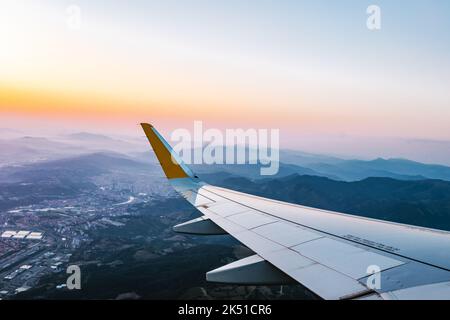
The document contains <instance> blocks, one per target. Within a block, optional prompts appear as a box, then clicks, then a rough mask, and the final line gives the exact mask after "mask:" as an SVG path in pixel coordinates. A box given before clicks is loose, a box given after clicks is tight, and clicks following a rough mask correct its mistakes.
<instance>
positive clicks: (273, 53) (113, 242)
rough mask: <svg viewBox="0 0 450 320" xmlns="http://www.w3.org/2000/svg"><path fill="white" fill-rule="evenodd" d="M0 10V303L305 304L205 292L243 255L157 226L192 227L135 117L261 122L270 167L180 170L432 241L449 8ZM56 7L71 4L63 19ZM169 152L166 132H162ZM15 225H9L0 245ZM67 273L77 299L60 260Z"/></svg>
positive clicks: (188, 123)
mask: <svg viewBox="0 0 450 320" xmlns="http://www.w3.org/2000/svg"><path fill="white" fill-rule="evenodd" d="M370 4H371V3H369V2H368V1H357V0H345V1H339V2H338V1H290V0H282V1H277V4H276V5H275V2H272V1H264V0H262V1H261V0H250V1H238V0H231V1H230V0H227V1H222V0H218V1H209V0H208V1H206V0H193V1H181V0H167V1H144V0H136V1H133V2H132V3H126V2H117V1H116V2H111V1H87V0H77V1H75V7H76V9H78V10H79V13H80V16H79V18H80V21H79V22H80V24H79V25H78V27H74V26H73V24H72V22H73V20H72V19H73V17H72V16H71V14H72V13H71V12H73V10H68V9H69V8H70V6H71V5H74V4H73V3H72V2H69V1H56V0H44V1H39V2H30V1H25V0H4V1H1V4H0V39H1V40H2V43H3V44H4V46H3V47H2V49H1V50H0V299H17V298H25V299H35V298H57V299H77V298H84V299H141V298H143V299H170V298H172V299H180V298H181V299H186V298H187V299H226V298H232V299H315V298H317V297H316V296H315V295H314V294H312V293H311V292H309V291H308V290H306V289H305V288H304V287H302V286H301V285H297V286H287V287H283V288H280V287H279V286H243V287H235V286H225V285H217V284H210V283H207V282H206V281H205V278H204V274H205V272H207V271H209V270H212V269H214V268H217V267H219V266H222V265H224V264H226V263H228V262H231V261H234V260H237V259H239V258H243V257H246V256H249V255H251V254H252V252H251V251H250V250H249V249H247V248H245V247H244V246H242V245H241V244H239V243H238V242H237V241H235V240H233V239H232V238H231V237H230V236H216V237H208V238H202V237H191V236H186V235H179V234H175V233H174V232H173V230H172V226H173V225H176V224H178V223H181V222H185V221H187V220H189V219H193V218H195V217H198V216H199V215H200V213H199V212H198V211H196V210H195V209H193V208H192V207H190V206H189V205H188V204H187V203H186V201H185V200H184V199H183V198H181V197H180V196H179V195H178V194H176V193H175V191H174V190H173V189H172V188H171V187H170V185H169V184H168V182H167V181H166V179H165V177H164V175H163V172H162V170H161V168H160V166H159V164H158V163H157V159H156V157H155V155H154V153H153V152H152V151H151V150H150V148H149V145H148V141H147V140H146V138H145V137H144V134H143V132H142V130H141V128H140V126H139V125H138V124H139V123H141V122H150V123H152V124H154V125H155V127H157V128H158V130H160V131H161V132H162V134H163V135H164V136H165V137H170V134H171V132H173V131H174V130H176V129H180V128H186V129H188V130H192V127H193V122H194V121H196V120H200V121H203V123H204V125H205V128H215V129H219V130H221V131H223V130H225V129H228V128H231V129H233V128H244V129H247V128H252V129H279V130H280V147H281V150H280V159H279V171H278V173H277V174H276V175H274V176H261V175H260V167H259V166H258V165H248V164H240V165H218V164H216V165H209V166H208V165H204V164H195V165H192V166H191V168H192V169H193V170H194V172H195V173H196V174H198V176H199V177H200V178H202V179H204V180H205V181H206V182H209V183H211V184H215V185H218V186H223V187H227V188H231V189H236V190H239V191H243V192H247V193H251V194H255V195H260V196H264V197H269V198H273V199H277V200H281V201H287V202H291V203H297V204H301V205H306V206H312V207H317V208H322V209H327V210H335V211H340V212H344V213H349V214H354V215H359V216H364V217H370V218H376V219H382V220H388V221H394V222H399V223H405V224H412V225H417V226H424V227H429V228H435V229H442V230H448V231H450V127H449V119H450V90H448V83H450V34H449V32H448V30H450V19H448V15H449V14H450V3H449V2H448V1H444V0H442V1H439V0H436V1H428V0H427V1H425V0H412V1H408V4H407V10H405V4H404V3H403V2H398V1H396V2H393V1H387V0H380V1H378V3H377V4H378V5H379V6H380V8H381V9H382V11H381V12H382V24H381V26H382V27H381V30H377V31H371V30H368V29H367V26H366V20H367V13H366V9H367V6H368V5H370ZM72 9H73V8H72ZM169 140H170V139H169ZM20 231H22V232H24V233H22V234H20V233H19V232H20ZM69 264H76V265H79V266H81V267H82V268H83V272H85V273H84V274H83V283H82V286H83V290H82V291H70V290H67V289H66V288H65V279H66V277H67V275H66V273H65V268H66V266H67V265H69Z"/></svg>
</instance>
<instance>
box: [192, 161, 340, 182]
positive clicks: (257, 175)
mask: <svg viewBox="0 0 450 320" xmlns="http://www.w3.org/2000/svg"><path fill="white" fill-rule="evenodd" d="M190 167H191V168H192V170H193V171H194V172H195V173H196V174H197V175H199V176H200V177H202V175H205V174H214V173H216V172H222V173H228V174H230V175H236V176H241V177H246V178H248V179H266V178H274V177H286V176H289V175H292V174H300V175H312V176H326V177H329V178H335V177H334V176H333V175H328V174H324V173H321V172H318V171H315V170H313V169H309V168H304V167H301V166H296V165H292V164H285V163H281V164H280V165H279V171H278V173H277V174H276V175H274V176H262V175H261V166H260V165H248V164H239V165H236V164H230V165H226V164H223V165H190Z"/></svg>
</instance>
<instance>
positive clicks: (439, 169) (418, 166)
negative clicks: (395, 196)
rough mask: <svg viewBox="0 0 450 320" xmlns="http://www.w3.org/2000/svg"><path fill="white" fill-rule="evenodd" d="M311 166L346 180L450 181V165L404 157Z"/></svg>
mask: <svg viewBox="0 0 450 320" xmlns="http://www.w3.org/2000/svg"><path fill="white" fill-rule="evenodd" d="M309 167H310V168H312V169H314V170H316V171H318V172H321V173H323V174H329V175H334V176H337V177H339V178H340V179H342V180H346V181H356V180H362V179H365V178H368V177H388V178H395V179H401V180H421V179H442V180H449V181H450V167H446V166H441V165H430V164H423V163H419V162H414V161H409V160H403V159H376V160H372V161H362V160H342V161H341V162H338V163H334V164H324V163H316V164H311V165H309Z"/></svg>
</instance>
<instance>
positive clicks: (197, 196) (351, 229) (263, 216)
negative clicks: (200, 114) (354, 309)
mask: <svg viewBox="0 0 450 320" xmlns="http://www.w3.org/2000/svg"><path fill="white" fill-rule="evenodd" d="M142 127H143V129H144V132H145V134H146V136H147V138H148V139H149V141H150V144H151V146H152V148H153V150H154V151H155V154H156V156H157V158H158V160H159V162H160V164H161V166H162V169H163V170H164V172H165V174H166V176H167V178H168V179H169V181H170V183H171V185H172V186H173V187H174V188H175V189H176V190H177V191H178V192H179V193H180V194H181V195H182V196H183V197H184V198H185V199H186V200H187V201H189V202H190V203H191V204H192V205H193V206H194V207H195V208H197V209H198V210H199V211H200V212H201V213H202V214H203V216H202V217H200V218H197V219H194V220H192V221H188V222H186V223H183V224H180V225H177V226H175V227H174V230H175V231H177V232H182V233H189V234H203V235H214V234H227V233H228V234H230V235H231V236H233V237H234V238H236V239H237V240H238V241H240V242H241V243H242V244H244V245H245V246H247V247H248V248H250V249H251V250H252V251H253V252H254V253H255V254H254V255H253V256H250V257H247V258H245V259H242V260H239V261H236V262H233V263H231V264H229V265H226V266H223V267H220V268H218V269H216V270H212V271H210V272H208V273H207V274H206V278H207V280H208V281H213V282H219V283H230V284H238V285H239V284H240V285H271V284H289V283H300V284H302V285H303V286H305V287H306V288H308V289H309V290H310V291H312V292H314V293H315V294H316V295H318V296H319V297H321V298H323V299H375V300H378V299H401V300H415V299H450V233H449V232H445V231H440V230H434V229H428V228H421V227H416V226H411V225H404V224H398V223H392V222H386V221H380V220H375V219H368V218H363V217H358V216H352V215H348V214H343V213H338V212H332V211H326V210H320V209H315V208H310V207H305V206H301V205H294V204H290V203H285V202H280V201H276V200H271V199H266V198H261V197H257V196H253V195H249V194H245V193H241V192H237V191H233V190H229V189H224V188H220V187H216V186H212V185H209V184H206V183H204V182H202V181H201V180H200V179H199V178H198V177H197V176H195V175H194V174H193V173H192V172H191V171H190V170H189V168H187V167H186V166H185V165H184V164H183V163H182V161H181V160H180V159H179V157H178V156H177V155H176V154H175V153H174V152H173V150H172V148H171V147H170V146H169V144H168V143H167V142H166V141H165V140H164V138H163V137H162V136H161V135H160V134H159V133H158V132H157V131H156V129H155V128H154V127H153V126H151V125H149V124H142Z"/></svg>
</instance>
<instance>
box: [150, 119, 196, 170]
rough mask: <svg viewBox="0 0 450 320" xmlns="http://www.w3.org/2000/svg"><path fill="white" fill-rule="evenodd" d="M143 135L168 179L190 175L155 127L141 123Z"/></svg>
mask: <svg viewBox="0 0 450 320" xmlns="http://www.w3.org/2000/svg"><path fill="white" fill-rule="evenodd" d="M141 126H142V129H144V132H145V135H146V136H147V138H148V141H150V145H151V146H152V148H153V151H154V152H155V154H156V157H157V158H158V160H159V163H160V164H161V167H162V169H163V170H164V173H165V174H166V177H167V178H168V179H178V178H188V177H192V172H190V170H189V169H188V168H187V167H186V166H184V165H183V163H182V162H181V160H180V159H178V157H177V156H176V154H175V153H173V151H172V148H171V147H170V145H169V144H168V143H167V141H166V140H164V138H163V137H162V136H161V135H160V134H159V132H158V131H156V129H155V128H154V127H153V126H152V125H151V124H148V123H141Z"/></svg>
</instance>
